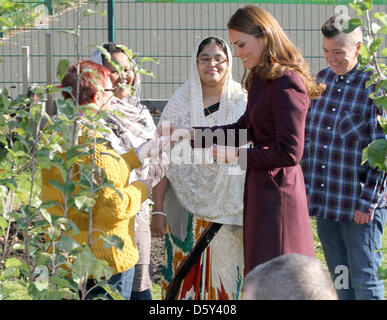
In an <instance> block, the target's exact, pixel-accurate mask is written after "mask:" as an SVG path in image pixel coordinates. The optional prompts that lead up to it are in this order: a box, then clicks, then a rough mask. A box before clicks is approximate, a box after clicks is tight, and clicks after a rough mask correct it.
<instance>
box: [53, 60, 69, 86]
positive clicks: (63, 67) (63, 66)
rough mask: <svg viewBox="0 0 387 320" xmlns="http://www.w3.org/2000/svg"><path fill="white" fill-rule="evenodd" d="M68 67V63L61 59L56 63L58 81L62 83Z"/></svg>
mask: <svg viewBox="0 0 387 320" xmlns="http://www.w3.org/2000/svg"><path fill="white" fill-rule="evenodd" d="M69 66H70V62H69V61H68V60H66V59H61V60H59V62H58V65H57V67H56V74H57V76H58V80H59V81H62V80H63V78H64V76H65V74H66V72H67V70H68V68H69Z"/></svg>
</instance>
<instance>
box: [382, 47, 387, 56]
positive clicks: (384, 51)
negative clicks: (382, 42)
mask: <svg viewBox="0 0 387 320" xmlns="http://www.w3.org/2000/svg"><path fill="white" fill-rule="evenodd" d="M382 57H387V48H384V49H383V50H382Z"/></svg>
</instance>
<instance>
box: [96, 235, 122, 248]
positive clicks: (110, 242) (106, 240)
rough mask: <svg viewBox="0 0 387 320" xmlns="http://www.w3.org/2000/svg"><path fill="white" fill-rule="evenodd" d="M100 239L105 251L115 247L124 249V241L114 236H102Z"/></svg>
mask: <svg viewBox="0 0 387 320" xmlns="http://www.w3.org/2000/svg"><path fill="white" fill-rule="evenodd" d="M101 237H102V239H103V247H104V248H105V249H110V248H112V247H117V248H118V249H120V250H122V249H123V248H124V241H123V240H122V239H121V238H120V237H118V236H116V235H112V236H109V235H103V236H101Z"/></svg>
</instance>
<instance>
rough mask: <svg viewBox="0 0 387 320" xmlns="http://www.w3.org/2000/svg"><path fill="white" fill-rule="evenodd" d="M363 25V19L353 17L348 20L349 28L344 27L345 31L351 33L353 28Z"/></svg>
mask: <svg viewBox="0 0 387 320" xmlns="http://www.w3.org/2000/svg"><path fill="white" fill-rule="evenodd" d="M362 25H363V21H362V20H360V19H359V18H352V19H350V20H349V21H348V28H346V29H344V30H343V32H344V33H351V32H352V31H353V30H355V29H356V28H357V27H360V26H362Z"/></svg>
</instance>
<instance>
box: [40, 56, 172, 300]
mask: <svg viewBox="0 0 387 320" xmlns="http://www.w3.org/2000/svg"><path fill="white" fill-rule="evenodd" d="M86 68H87V69H86ZM84 69H85V70H84ZM89 69H90V70H89ZM80 70H81V71H80V77H81V78H80V87H79V104H80V105H85V104H90V103H94V104H96V105H97V106H98V107H99V108H100V109H101V110H104V111H107V110H108V108H109V105H110V99H111V97H112V96H113V90H114V88H112V83H111V81H110V78H109V75H110V71H109V70H108V69H107V68H105V67H103V66H101V65H99V64H96V63H94V62H92V61H81V62H80ZM91 70H93V71H92V72H89V71H91ZM94 81H95V82H97V84H98V85H99V86H101V87H102V88H103V90H101V89H100V88H98V87H97V86H96V85H95V83H94V84H93V82H94ZM76 82H77V66H76V65H73V66H70V67H69V69H68V71H67V73H66V75H65V77H64V78H63V80H62V87H72V95H70V94H69V93H68V92H65V91H63V92H62V94H63V96H64V98H65V99H67V98H71V97H72V96H76V90H77V84H76ZM95 112H97V111H95ZM99 121H104V120H99ZM106 129H107V131H109V129H108V127H106ZM81 131H82V135H81V136H80V138H79V139H80V142H81V141H82V140H83V139H85V137H87V136H90V135H91V134H93V133H91V132H90V130H89V129H88V128H87V126H83V125H82V124H81ZM105 138H106V140H108V141H109V142H110V143H108V144H106V143H105V144H102V143H97V145H96V148H95V165H96V167H97V168H102V169H103V170H104V172H105V174H106V177H107V179H109V180H110V181H112V182H113V183H114V186H115V188H116V189H117V190H118V191H119V192H120V195H119V194H118V193H117V191H116V190H114V189H113V188H102V189H100V190H99V191H98V195H97V198H96V202H95V204H94V206H93V210H92V212H93V232H92V240H93V241H92V247H91V249H92V251H93V253H94V255H95V256H96V258H97V259H102V260H105V261H107V262H108V263H109V265H110V266H111V267H112V268H113V269H114V275H113V276H112V277H111V278H110V279H109V283H110V284H111V285H113V286H115V287H116V289H118V291H119V292H120V293H121V295H122V296H123V297H124V298H125V299H126V300H129V299H130V294H131V287H132V283H133V276H134V265H135V264H136V263H137V261H138V258H139V255H138V251H137V247H136V243H135V240H134V221H135V219H134V218H135V215H136V213H137V212H138V211H139V210H140V206H141V203H142V202H143V201H145V200H146V198H147V196H148V189H149V188H148V187H147V186H146V185H145V184H144V182H141V181H135V182H133V183H131V184H129V183H128V181H129V175H130V172H131V171H132V170H133V169H135V168H139V167H141V164H142V161H143V159H144V158H147V157H149V156H150V155H151V154H154V153H155V149H156V152H158V149H160V152H161V149H162V148H165V147H166V145H165V144H163V145H161V144H160V143H159V141H155V140H150V141H148V142H146V143H144V144H143V145H141V146H140V147H139V148H137V149H136V150H135V149H130V150H129V151H128V152H123V153H121V154H120V152H119V150H120V148H119V145H117V144H118V143H119V142H117V140H118V139H116V137H115V135H114V132H113V130H110V131H109V133H108V134H107V135H106V136H105ZM63 156H65V155H63ZM82 161H86V162H90V161H91V158H90V157H88V158H86V159H82ZM78 168H79V167H77V165H76V166H75V168H74V170H75V172H74V173H76V170H77V169H78ZM74 176H76V174H74ZM50 180H56V181H62V182H63V178H62V175H61V173H60V171H59V170H58V168H56V167H55V166H52V167H51V168H50V169H42V190H41V198H42V201H46V200H51V201H57V202H58V203H59V204H62V205H64V199H63V196H62V193H61V192H60V191H59V190H58V189H57V188H55V187H54V186H53V185H52V184H50V182H49V181H50ZM49 211H50V213H51V214H53V215H57V216H62V215H63V209H62V208H61V207H60V206H53V207H51V208H50V209H49ZM67 218H68V219H71V220H72V221H73V222H74V223H75V224H76V225H77V227H78V228H79V231H80V233H79V234H78V235H74V236H72V237H73V239H74V240H76V241H77V242H78V243H80V244H82V243H86V244H88V234H89V215H88V214H87V213H85V212H80V211H77V210H76V209H75V208H71V209H70V210H69V211H68V213H67ZM98 230H103V231H104V232H106V234H107V235H109V236H112V235H116V236H118V237H120V238H121V239H122V240H123V241H124V247H123V249H122V250H119V249H118V248H116V247H112V248H109V249H105V248H104V247H103V240H96V239H97V238H99V236H100V235H101V233H100V232H99V231H98ZM94 240H95V241H94ZM89 286H92V283H90V284H89ZM100 289H101V288H100ZM98 293H100V292H98V291H95V294H98ZM95 294H94V295H95ZM94 295H93V294H92V295H90V296H89V298H90V297H93V296H94Z"/></svg>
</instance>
